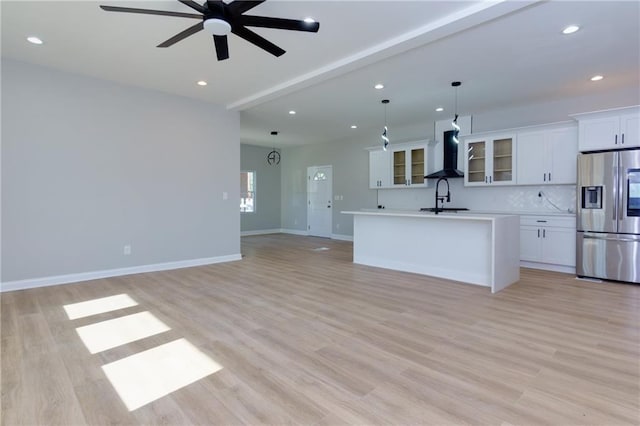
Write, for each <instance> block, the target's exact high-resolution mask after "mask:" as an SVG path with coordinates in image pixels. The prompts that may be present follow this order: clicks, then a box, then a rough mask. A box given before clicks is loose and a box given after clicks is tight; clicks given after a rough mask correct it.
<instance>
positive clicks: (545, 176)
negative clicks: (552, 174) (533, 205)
mask: <svg viewBox="0 0 640 426" xmlns="http://www.w3.org/2000/svg"><path fill="white" fill-rule="evenodd" d="M542 180H543V181H544V182H546V181H547V174H546V173H544V177H543V178H542Z"/></svg>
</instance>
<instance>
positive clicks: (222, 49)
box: [213, 35, 229, 61]
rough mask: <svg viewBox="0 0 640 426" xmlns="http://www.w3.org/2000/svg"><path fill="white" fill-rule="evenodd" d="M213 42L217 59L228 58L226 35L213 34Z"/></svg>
mask: <svg viewBox="0 0 640 426" xmlns="http://www.w3.org/2000/svg"><path fill="white" fill-rule="evenodd" d="M213 42H214V44H215V45H216V55H217V56H218V60H219V61H224V60H225V59H229V43H228V42H227V36H217V35H214V36H213Z"/></svg>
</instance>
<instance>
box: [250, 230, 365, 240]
mask: <svg viewBox="0 0 640 426" xmlns="http://www.w3.org/2000/svg"><path fill="white" fill-rule="evenodd" d="M268 234H291V235H302V236H308V235H309V232H308V231H304V230H302V229H284V228H281V229H261V230H257V231H242V232H241V233H240V236H241V237H248V236H252V235H268ZM331 239H332V240H341V241H353V236H352V235H342V234H331Z"/></svg>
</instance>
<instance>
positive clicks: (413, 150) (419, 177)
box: [391, 145, 427, 187]
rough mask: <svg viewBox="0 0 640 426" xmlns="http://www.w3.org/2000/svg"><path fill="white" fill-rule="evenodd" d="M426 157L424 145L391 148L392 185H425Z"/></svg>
mask: <svg viewBox="0 0 640 426" xmlns="http://www.w3.org/2000/svg"><path fill="white" fill-rule="evenodd" d="M426 158H427V147H426V145H415V146H408V147H398V148H394V149H393V150H391V164H392V168H391V169H392V172H393V176H392V177H393V186H395V187H398V186H418V187H419V186H426V183H427V181H426V179H425V178H424V176H425V172H426V171H427V167H426Z"/></svg>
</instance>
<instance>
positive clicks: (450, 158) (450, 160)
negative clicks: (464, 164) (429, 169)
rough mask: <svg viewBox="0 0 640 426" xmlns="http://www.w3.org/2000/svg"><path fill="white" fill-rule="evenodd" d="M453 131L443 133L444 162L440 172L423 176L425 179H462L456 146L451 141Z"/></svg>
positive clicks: (462, 174)
mask: <svg viewBox="0 0 640 426" xmlns="http://www.w3.org/2000/svg"><path fill="white" fill-rule="evenodd" d="M453 134H454V131H453V130H449V131H446V132H444V138H443V141H442V145H443V151H444V162H443V168H442V170H439V171H437V172H435V173H431V174H430V175H427V176H425V178H426V179H438V178H442V177H446V178H459V177H464V173H463V172H461V171H460V170H458V169H457V167H458V144H457V143H456V142H455V141H454V140H453Z"/></svg>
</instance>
